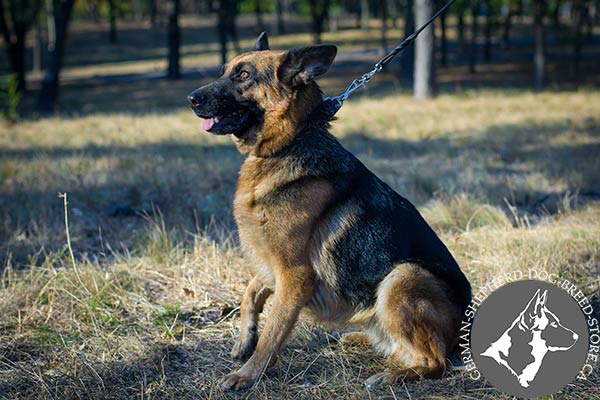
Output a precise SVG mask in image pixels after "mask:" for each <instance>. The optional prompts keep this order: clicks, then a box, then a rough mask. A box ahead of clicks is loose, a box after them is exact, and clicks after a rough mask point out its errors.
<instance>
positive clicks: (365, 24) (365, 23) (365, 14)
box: [360, 0, 369, 31]
mask: <svg viewBox="0 0 600 400" xmlns="http://www.w3.org/2000/svg"><path fill="white" fill-rule="evenodd" d="M360 28H361V29H362V30H365V31H366V30H368V29H369V0H360Z"/></svg>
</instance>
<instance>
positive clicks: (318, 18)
mask: <svg viewBox="0 0 600 400" xmlns="http://www.w3.org/2000/svg"><path fill="white" fill-rule="evenodd" d="M309 4H310V14H311V16H312V26H313V35H314V38H315V39H314V40H315V43H321V34H322V33H323V25H324V23H325V20H326V19H327V16H328V15H329V6H330V4H331V0H309Z"/></svg>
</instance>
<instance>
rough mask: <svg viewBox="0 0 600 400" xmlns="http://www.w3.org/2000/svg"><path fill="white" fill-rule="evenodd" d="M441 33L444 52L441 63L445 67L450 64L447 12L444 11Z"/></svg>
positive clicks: (441, 17)
mask: <svg viewBox="0 0 600 400" xmlns="http://www.w3.org/2000/svg"><path fill="white" fill-rule="evenodd" d="M442 5H443V4H441V5H440V6H442ZM440 31H441V32H440V33H441V38H440V40H441V52H442V57H441V64H442V66H443V67H447V66H448V39H447V37H446V13H445V12H444V13H442V15H440Z"/></svg>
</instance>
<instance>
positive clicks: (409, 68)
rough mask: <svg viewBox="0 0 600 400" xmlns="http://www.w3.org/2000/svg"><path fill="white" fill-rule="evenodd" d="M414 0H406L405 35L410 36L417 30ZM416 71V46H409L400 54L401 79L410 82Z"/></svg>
mask: <svg viewBox="0 0 600 400" xmlns="http://www.w3.org/2000/svg"><path fill="white" fill-rule="evenodd" d="M413 5H414V1H413V0H405V3H404V37H405V38H406V37H408V36H410V35H411V34H412V33H413V32H414V30H415V18H414V10H413ZM414 71H415V46H408V47H407V48H406V49H404V51H403V52H402V53H401V54H400V81H401V82H402V81H407V82H410V81H412V80H413V75H414Z"/></svg>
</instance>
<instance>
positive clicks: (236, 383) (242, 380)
mask: <svg viewBox="0 0 600 400" xmlns="http://www.w3.org/2000/svg"><path fill="white" fill-rule="evenodd" d="M255 382H256V378H253V377H250V376H246V375H244V374H242V373H241V372H240V371H236V372H233V373H231V374H229V375H227V376H225V378H223V380H222V381H221V387H222V388H223V389H225V390H243V389H248V388H249V387H252V385H254V383H255Z"/></svg>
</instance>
